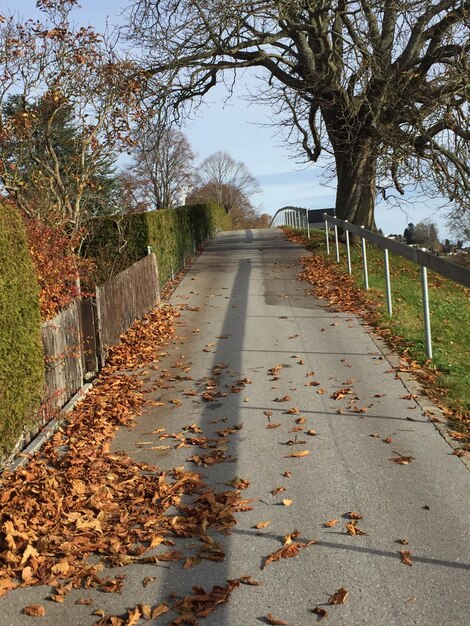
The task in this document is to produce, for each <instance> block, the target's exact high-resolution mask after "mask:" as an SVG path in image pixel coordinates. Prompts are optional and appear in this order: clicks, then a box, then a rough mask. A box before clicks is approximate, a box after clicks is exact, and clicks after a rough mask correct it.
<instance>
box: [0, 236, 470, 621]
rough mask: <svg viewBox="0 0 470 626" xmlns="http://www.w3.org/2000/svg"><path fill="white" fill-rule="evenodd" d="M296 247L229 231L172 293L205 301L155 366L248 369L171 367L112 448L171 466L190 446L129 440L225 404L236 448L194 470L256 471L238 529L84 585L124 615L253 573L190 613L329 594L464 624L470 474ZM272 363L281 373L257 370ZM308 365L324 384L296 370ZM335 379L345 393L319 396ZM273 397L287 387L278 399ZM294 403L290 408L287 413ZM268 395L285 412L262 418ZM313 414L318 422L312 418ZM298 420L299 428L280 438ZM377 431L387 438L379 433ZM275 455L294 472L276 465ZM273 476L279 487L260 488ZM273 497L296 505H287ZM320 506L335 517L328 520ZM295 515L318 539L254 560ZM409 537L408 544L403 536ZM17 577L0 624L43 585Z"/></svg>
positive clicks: (258, 615) (242, 617)
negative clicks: (145, 582)
mask: <svg viewBox="0 0 470 626" xmlns="http://www.w3.org/2000/svg"><path fill="white" fill-rule="evenodd" d="M302 253H303V251H302V250H301V249H299V248H298V247H296V246H294V245H292V244H289V243H288V242H285V241H284V240H283V238H282V236H281V234H280V233H279V232H277V231H266V230H253V231H239V232H235V233H225V234H222V235H220V236H219V237H217V238H216V239H215V240H214V242H213V243H212V244H211V245H210V246H209V247H208V248H207V250H206V251H205V252H204V254H203V255H202V256H201V257H200V258H199V260H198V261H197V263H196V264H195V265H194V266H193V267H192V269H191V270H190V271H189V273H188V274H187V276H186V277H185V279H184V280H183V281H182V283H181V285H180V286H179V287H178V289H177V290H176V292H175V293H174V295H173V297H172V302H173V304H175V305H180V304H182V305H188V306H189V307H191V308H192V309H194V308H196V309H197V308H198V307H200V310H184V311H182V320H183V324H184V325H183V326H182V327H181V328H180V329H179V334H180V336H181V337H180V339H179V340H177V341H176V342H175V345H174V346H173V347H172V348H171V349H169V350H168V352H169V356H168V357H166V360H164V361H162V363H161V367H160V371H161V370H162V368H165V366H166V367H168V368H171V367H172V366H173V365H174V364H175V362H176V361H177V360H184V362H187V363H188V365H189V364H191V372H190V373H191V376H192V377H193V379H194V380H199V381H203V380H204V379H205V377H208V376H211V371H212V368H213V367H214V366H215V365H218V364H221V363H224V364H228V367H227V368H226V369H225V370H223V372H224V376H225V378H224V382H226V383H227V384H229V385H232V384H233V383H234V381H236V380H239V379H242V378H245V377H247V378H248V379H250V380H251V381H252V382H251V384H246V387H245V388H244V389H243V391H241V392H240V393H231V394H229V395H227V396H226V397H222V398H217V399H216V401H214V402H204V401H202V400H201V399H200V397H197V398H194V397H185V396H182V395H181V394H182V393H183V392H184V391H187V390H188V389H191V388H194V382H193V381H176V382H172V385H174V387H173V388H170V389H168V390H165V391H164V392H163V394H160V395H161V397H162V399H166V400H169V399H171V398H175V397H178V398H181V399H183V403H182V405H181V406H179V407H174V408H171V409H169V408H166V407H163V408H158V409H157V408H153V409H152V410H150V411H147V413H146V414H145V415H144V416H142V418H140V419H139V422H138V426H137V428H136V429H134V430H132V431H128V430H122V431H120V432H119V433H118V436H117V438H116V440H115V442H114V448H115V449H116V450H123V449H124V450H126V451H127V452H129V453H131V454H132V456H133V457H134V458H136V459H138V460H143V461H150V462H152V463H157V464H158V465H159V466H161V467H163V468H165V467H168V468H170V467H174V466H175V465H181V464H184V463H185V460H186V458H187V457H188V456H189V454H188V450H187V449H182V450H171V451H170V452H168V451H163V452H158V451H151V450H149V447H148V446H147V447H145V446H139V442H141V441H142V440H149V439H152V437H153V438H154V439H155V442H156V444H158V443H161V442H159V441H158V437H157V436H155V435H152V434H151V433H152V431H153V430H154V429H155V428H157V427H159V426H161V427H165V428H167V430H168V431H170V432H175V431H178V430H179V429H181V427H182V426H183V425H184V424H188V423H191V422H196V423H198V424H199V425H200V427H201V429H202V430H203V432H204V433H205V434H206V435H210V434H211V433H213V432H215V431H216V430H218V429H219V428H221V424H220V423H218V424H214V420H216V419H223V418H227V421H226V422H225V423H223V424H222V426H225V425H226V426H232V425H239V424H243V427H242V429H241V430H239V431H238V432H237V433H235V434H234V435H232V436H231V437H230V438H229V441H230V443H229V447H228V451H227V453H228V454H231V455H232V456H233V457H234V458H235V462H232V463H223V464H218V465H214V466H213V467H211V468H205V469H203V470H202V472H203V474H204V475H205V476H206V477H207V480H208V482H210V483H212V484H214V485H216V486H217V487H218V488H221V487H223V488H226V487H225V483H226V482H227V481H228V480H230V479H233V478H234V477H242V478H247V479H248V480H249V481H250V482H251V486H250V488H249V489H248V490H247V491H245V492H243V493H244V494H246V496H247V497H251V498H254V499H255V502H254V503H253V509H252V510H251V511H248V512H244V513H240V514H238V524H237V526H235V528H234V530H233V532H232V534H230V535H228V536H226V537H223V538H222V539H221V540H220V539H218V540H219V541H220V542H221V543H222V544H223V548H224V550H225V552H226V558H225V560H224V561H222V562H210V561H203V562H202V563H201V564H200V565H198V566H196V567H194V568H191V569H188V570H182V568H181V562H179V563H175V564H172V565H171V569H169V570H166V569H160V568H154V567H153V566H151V565H146V566H142V565H141V566H133V567H128V568H124V570H123V571H125V572H126V576H127V578H126V584H125V586H124V591H123V593H122V595H120V596H116V594H98V595H97V594H96V592H92V593H90V594H87V595H90V596H93V595H97V598H98V599H97V605H98V603H99V606H100V608H103V609H104V610H107V611H109V612H112V613H114V614H119V613H121V612H123V610H124V609H126V608H127V607H131V606H134V605H135V604H136V603H138V602H142V603H151V604H156V603H158V602H159V601H163V600H164V598H165V597H166V595H168V593H170V592H177V593H181V594H184V593H189V592H190V590H191V587H192V585H194V584H200V585H203V586H204V587H206V588H211V586H212V585H214V584H219V585H220V584H224V583H225V580H226V579H232V578H238V577H240V576H242V575H245V574H248V575H251V576H252V577H253V578H255V579H257V580H259V581H260V582H262V585H261V586H258V587H253V586H245V585H242V586H240V588H239V589H237V590H235V591H234V592H233V594H232V596H231V598H230V600H229V602H228V603H227V604H224V605H222V606H221V607H220V608H219V609H218V610H217V611H216V612H214V613H213V614H212V615H210V616H209V617H208V618H207V619H206V620H205V621H204V620H202V621H201V623H204V624H207V625H208V626H216V625H217V626H242V625H247V626H256V624H260V623H267V622H266V620H265V616H266V615H267V614H268V613H269V612H271V613H273V614H274V615H275V616H276V617H279V618H281V619H284V620H286V621H287V622H288V623H289V624H291V626H294V625H295V626H299V625H300V626H303V625H304V624H305V625H307V624H312V623H315V622H316V620H317V617H316V616H315V615H313V614H312V613H311V612H310V611H311V609H313V608H314V607H316V606H320V607H324V608H326V609H327V611H328V618H327V623H328V624H331V625H334V624H370V625H373V626H379V625H382V624H383V625H387V626H395V625H405V624H406V625H408V624H423V625H424V624H426V625H427V626H438V625H441V624H453V625H459V624H462V625H464V624H465V625H467V624H469V623H470V532H469V523H470V498H469V494H470V473H469V471H468V470H467V469H466V467H465V466H464V465H463V463H462V462H461V461H460V460H459V459H458V458H457V457H455V456H452V455H451V449H450V448H449V446H448V444H447V443H446V442H445V441H444V439H443V438H442V437H441V436H440V434H439V433H438V431H437V430H436V428H435V427H434V425H433V424H432V423H431V422H430V421H428V419H427V418H426V417H425V416H424V415H423V414H422V411H421V410H420V408H419V406H418V405H417V404H416V403H415V401H414V400H413V399H408V400H407V399H403V398H402V396H406V395H408V394H409V391H408V390H407V389H406V388H405V387H404V385H403V383H402V382H401V381H400V380H399V379H397V378H396V377H395V374H394V372H393V371H392V370H391V366H390V363H389V362H388V361H387V359H386V358H385V357H384V355H383V354H382V353H381V352H380V350H379V348H378V347H377V345H376V344H375V343H374V340H373V338H371V336H370V335H369V334H368V333H367V332H366V331H365V330H364V329H363V328H362V327H361V325H360V324H359V322H358V320H357V319H356V318H355V317H354V316H351V315H348V314H342V313H341V314H338V313H334V312H332V311H331V310H330V309H329V308H327V307H326V305H325V303H324V302H321V301H318V300H316V299H315V298H313V297H311V296H306V295H305V293H304V291H305V288H306V287H307V285H306V284H305V283H301V282H298V281H297V280H296V273H297V272H298V265H297V260H298V258H299V256H300V255H301V254H302ZM197 329H198V330H197ZM221 337H222V338H221ZM279 365H282V368H279V369H278V370H277V372H276V375H275V376H273V375H272V374H269V373H268V370H269V369H270V368H274V367H276V366H279ZM311 372H314V374H311ZM309 374H310V375H309ZM276 378H277V379H276ZM312 381H315V382H318V383H319V385H316V386H313V385H308V383H309V382H312ZM345 388H347V389H351V390H352V393H348V394H345V397H344V398H341V399H338V400H335V399H333V398H332V397H331V396H332V395H333V394H335V393H337V392H338V391H339V390H340V389H345ZM321 391H324V393H321ZM284 396H289V397H290V398H291V399H290V400H288V401H285V402H276V401H275V398H282V397H284ZM351 401H352V403H351ZM294 408H296V409H298V410H299V413H294V412H292V413H291V414H287V413H286V411H287V410H288V409H294ZM338 409H342V410H341V412H338ZM362 409H367V410H366V411H362ZM265 411H267V412H272V416H269V417H270V420H271V422H275V423H281V426H280V427H278V428H273V429H267V428H266V426H267V424H268V417H267V416H266V415H265V414H264V412H265ZM299 417H303V418H305V422H304V423H302V424H301V426H302V427H303V428H304V431H303V432H301V431H298V432H292V429H293V428H295V427H296V426H298V424H296V422H295V419H298V418H299ZM301 421H303V420H301ZM312 429H314V430H315V431H316V432H317V433H318V434H317V435H316V436H312V435H308V434H306V432H307V431H308V430H312ZM296 437H297V441H306V443H304V444H299V445H293V446H288V445H284V444H285V442H286V441H288V440H295V438H296ZM388 437H391V439H392V443H386V442H385V440H386V439H387V438H388ZM307 449H308V450H309V451H310V454H309V455H308V456H305V457H303V458H287V455H288V454H290V453H291V452H292V451H293V450H296V451H298V450H307ZM394 452H396V453H399V454H401V455H404V456H411V457H414V459H413V460H412V462H411V463H410V464H408V465H399V464H396V463H394V462H393V461H391V460H390V458H391V457H393V456H396V455H394ZM190 453H191V454H192V453H193V452H192V451H191V452H190ZM191 467H194V466H191ZM286 471H289V472H292V476H291V477H290V478H287V477H285V476H283V474H284V472H286ZM279 486H284V487H286V490H285V491H284V492H282V493H279V494H278V495H275V496H273V495H271V493H270V492H271V491H272V490H273V489H275V488H276V487H279ZM283 498H287V499H289V500H292V504H291V505H290V506H288V507H286V506H284V505H283V504H282V499H283ZM350 511H356V512H359V513H360V514H361V515H362V516H363V519H362V520H360V521H359V522H358V526H359V527H360V528H362V529H363V530H364V531H366V533H367V534H366V535H364V536H351V535H349V534H347V533H346V530H345V523H346V522H347V521H348V519H346V518H345V517H344V516H345V514H346V513H347V512H350ZM331 519H338V520H339V522H338V523H337V524H336V525H335V526H332V527H330V528H326V527H324V525H323V524H324V523H325V522H326V521H328V520H331ZM265 520H269V521H270V522H271V523H270V525H269V526H268V527H267V528H265V529H263V530H261V531H258V530H256V529H255V528H254V526H255V525H256V524H257V523H258V522H260V521H265ZM294 529H298V530H299V532H300V535H299V540H300V541H308V540H316V542H317V543H316V544H315V545H311V546H309V547H307V548H304V549H303V550H301V552H300V554H299V556H297V557H295V558H289V559H282V560H281V561H279V562H276V563H272V564H271V565H268V566H267V567H266V568H265V569H261V565H262V563H263V560H264V559H265V558H266V556H267V555H268V554H270V553H272V552H274V551H276V550H278V549H279V548H280V547H281V545H282V543H281V542H280V538H281V537H283V536H285V535H287V534H289V533H291V532H292V531H293V530H294ZM405 538H406V539H407V541H408V545H402V544H400V543H399V541H400V540H402V539H405ZM401 550H409V551H410V553H411V558H412V565H411V566H408V565H405V564H404V563H402V562H401V559H400V551H401ZM149 575H155V576H157V580H156V581H155V582H154V583H153V584H152V585H149V586H148V587H146V588H144V587H143V586H142V578H143V577H144V576H149ZM342 587H344V588H345V589H347V590H348V591H349V596H348V598H347V600H346V602H345V603H344V604H342V605H338V606H330V605H329V604H328V598H329V596H330V595H331V594H333V593H334V592H335V591H336V590H338V589H340V588H342ZM20 593H21V594H23V595H22V596H21V598H20V599H18V598H19V596H18V594H17V595H16V596H15V594H10V595H9V596H7V598H6V599H4V600H3V601H2V610H4V620H6V621H3V622H1V623H4V624H29V623H32V622H31V619H32V618H27V617H24V616H19V615H18V606H24V605H25V603H26V600H27V601H28V602H32V601H41V600H43V598H44V597H45V593H44V590H41V589H32V590H21V591H20ZM73 593H75V592H72V594H73ZM76 593H77V594H78V592H76ZM79 595H83V593H81V594H79ZM77 597H78V596H77ZM15 598H16V599H15ZM15 604H16V606H15ZM50 604H52V603H50ZM48 616H49V617H48V618H46V620H47V623H49V624H61V623H62V624H77V625H78V624H91V623H93V621H94V619H96V618H92V617H91V616H90V607H83V606H79V607H74V606H73V605H72V603H71V602H68V601H67V606H64V605H52V606H51V607H50V610H49V605H48ZM169 621H170V618H168V619H166V620H165V618H161V619H160V620H158V621H157V622H156V623H158V624H160V623H168V622H169ZM41 623H46V621H45V620H44V619H43V620H41Z"/></svg>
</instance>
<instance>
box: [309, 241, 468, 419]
mask: <svg viewBox="0 0 470 626" xmlns="http://www.w3.org/2000/svg"><path fill="white" fill-rule="evenodd" d="M331 243H332V242H331V241H330V244H331ZM307 247H308V248H309V249H310V250H312V251H313V252H314V253H315V254H318V255H322V256H324V257H326V245H325V234H324V232H322V231H313V232H312V235H311V240H310V242H309V244H308V245H307ZM330 259H331V262H332V263H333V264H334V265H336V253H335V247H334V242H333V245H330ZM351 261H352V274H353V277H354V280H355V282H356V284H357V286H359V287H363V286H364V274H363V267H362V251H361V248H360V246H359V245H354V246H352V247H351ZM367 261H368V269H369V287H370V290H369V292H368V294H367V295H368V299H369V300H370V301H371V304H372V305H373V307H374V308H375V310H376V312H377V315H378V325H379V326H380V327H382V328H385V329H389V330H390V331H391V333H392V335H394V336H396V337H398V338H399V340H400V341H399V344H400V347H401V348H402V349H404V350H406V352H407V354H408V355H409V356H410V357H411V358H412V359H414V360H416V361H417V362H418V363H420V364H424V363H426V361H427V358H426V348H425V341H424V328H423V305H422V294H421V275H420V268H419V266H417V265H415V264H413V263H411V262H409V261H407V260H406V259H404V258H403V257H399V256H396V255H392V254H390V272H391V285H392V300H393V315H392V317H389V316H388V314H387V305H386V296H385V276H384V261H383V251H382V250H381V249H379V248H377V247H375V246H372V245H367ZM338 269H339V271H344V273H345V274H346V273H347V264H346V246H345V245H344V244H340V264H339V267H338ZM428 281H429V300H430V311H431V333H432V345H433V360H432V364H431V365H432V366H434V367H435V368H437V370H439V372H440V375H439V377H438V383H439V386H440V387H441V386H442V387H444V388H445V390H446V392H445V395H444V397H443V398H442V400H443V401H444V402H445V404H446V405H448V406H449V407H450V408H451V409H453V410H456V411H458V412H460V413H464V414H466V416H467V417H468V416H470V291H469V290H468V289H465V288H464V287H462V286H461V285H458V284H456V283H454V282H452V281H449V280H447V279H445V278H443V277H442V276H440V275H439V274H435V273H433V272H429V273H428Z"/></svg>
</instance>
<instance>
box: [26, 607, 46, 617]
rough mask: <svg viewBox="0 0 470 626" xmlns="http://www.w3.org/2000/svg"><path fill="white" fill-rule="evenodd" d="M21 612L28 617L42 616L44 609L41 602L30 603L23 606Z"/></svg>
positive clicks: (44, 613)
mask: <svg viewBox="0 0 470 626" xmlns="http://www.w3.org/2000/svg"><path fill="white" fill-rule="evenodd" d="M21 612H22V613H24V614H25V615H29V616H30V617H44V616H45V615H46V609H45V608H44V607H43V606H42V605H41V604H30V605H29V606H25V607H24V609H23V610H22V611H21Z"/></svg>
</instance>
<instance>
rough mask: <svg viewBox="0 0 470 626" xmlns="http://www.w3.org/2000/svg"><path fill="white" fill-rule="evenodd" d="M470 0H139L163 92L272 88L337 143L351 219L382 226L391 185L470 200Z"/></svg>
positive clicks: (345, 208)
mask: <svg viewBox="0 0 470 626" xmlns="http://www.w3.org/2000/svg"><path fill="white" fill-rule="evenodd" d="M469 9H470V2H469V0H278V1H265V0H257V1H251V2H245V1H243V2H242V1H239V0H224V1H223V2H222V1H221V0H205V1H204V2H199V1H193V0H191V1H190V0H139V1H138V2H135V3H134V5H133V8H132V11H131V15H130V20H129V21H130V27H129V28H130V30H129V34H130V37H131V38H132V39H133V40H134V42H137V43H138V44H139V46H142V48H143V50H144V52H143V55H142V58H141V60H140V62H141V63H142V66H143V68H144V69H145V71H146V73H147V76H148V77H149V85H150V86H151V87H153V95H154V97H155V98H156V99H157V100H158V99H162V100H163V99H164V100H165V101H167V102H168V101H170V102H172V103H173V104H174V105H175V106H180V105H181V104H182V103H185V102H188V101H189V102H194V101H196V100H197V99H199V98H202V97H203V96H204V95H205V94H206V93H207V92H208V91H209V90H210V89H211V88H212V87H213V86H214V85H215V84H216V83H217V82H218V81H219V80H220V79H221V75H222V74H223V73H224V72H227V71H230V70H232V71H235V72H236V70H238V69H243V68H247V67H258V68H261V69H262V70H263V75H264V76H265V77H266V81H267V87H266V88H265V89H264V90H263V92H262V93H261V92H260V94H259V96H262V97H263V98H264V99H268V100H270V102H271V103H272V105H273V108H274V109H276V110H277V112H278V113H279V114H280V116H281V117H280V118H279V122H280V123H281V124H284V125H286V127H287V130H288V133H289V134H290V136H292V133H294V134H295V135H296V141H297V145H298V146H301V148H302V150H303V152H304V154H305V155H306V157H307V158H308V159H309V160H311V161H317V160H318V159H319V157H320V155H322V154H323V153H327V154H328V153H330V154H332V156H333V159H334V163H335V171H336V177H337V197H336V211H337V215H338V216H339V217H342V218H345V219H349V220H350V221H352V222H354V223H358V224H363V225H365V226H368V227H373V226H374V206H375V199H376V195H377V192H378V191H381V192H382V194H383V195H384V196H387V195H389V194H390V193H393V190H395V192H398V193H399V194H403V193H404V192H405V189H406V186H407V185H410V184H418V185H420V186H421V187H422V188H423V189H426V190H427V191H428V193H431V192H432V191H436V192H439V193H441V194H445V195H446V197H448V198H449V199H451V200H452V201H453V202H454V203H455V207H456V210H457V211H458V210H463V209H464V207H465V206H466V205H467V206H468V200H469V197H470V193H469V192H470V183H469V179H470V166H469V145H470V144H469V142H468V140H469V139H470V128H469V119H470V117H469V115H468V93H469V92H468V89H469V83H468V75H469V52H470V45H469V34H470V30H469V22H468V18H469Z"/></svg>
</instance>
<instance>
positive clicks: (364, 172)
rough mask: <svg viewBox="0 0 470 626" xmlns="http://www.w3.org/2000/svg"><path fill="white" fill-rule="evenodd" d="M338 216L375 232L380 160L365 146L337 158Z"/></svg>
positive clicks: (342, 153) (341, 154)
mask: <svg viewBox="0 0 470 626" xmlns="http://www.w3.org/2000/svg"><path fill="white" fill-rule="evenodd" d="M335 160H336V176H337V181H338V186H337V190H336V216H337V217H338V218H339V219H342V220H348V221H349V222H351V223H352V224H356V225H357V226H364V227H365V228H367V229H368V230H376V227H375V218H374V208H375V198H376V164H377V157H376V156H375V155H374V154H371V150H370V146H368V145H367V146H362V148H361V150H360V151H356V152H355V153H353V154H351V153H349V154H348V153H344V152H342V151H341V152H340V153H339V154H336V155H335Z"/></svg>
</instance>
